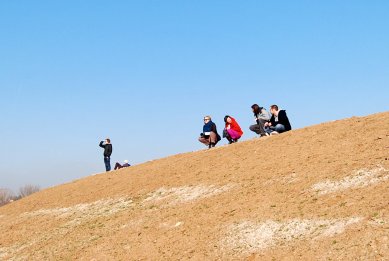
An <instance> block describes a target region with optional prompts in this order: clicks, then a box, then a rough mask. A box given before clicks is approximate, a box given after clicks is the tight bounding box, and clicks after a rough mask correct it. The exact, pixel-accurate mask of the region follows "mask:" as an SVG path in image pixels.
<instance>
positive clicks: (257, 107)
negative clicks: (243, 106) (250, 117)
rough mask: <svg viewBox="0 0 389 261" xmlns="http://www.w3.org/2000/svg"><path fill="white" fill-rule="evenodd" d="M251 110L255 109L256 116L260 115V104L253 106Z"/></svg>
mask: <svg viewBox="0 0 389 261" xmlns="http://www.w3.org/2000/svg"><path fill="white" fill-rule="evenodd" d="M251 109H253V112H254V114H255V115H257V114H259V113H260V110H261V109H260V108H259V105H258V104H253V105H251Z"/></svg>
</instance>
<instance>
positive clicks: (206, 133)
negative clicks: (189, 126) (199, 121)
mask: <svg viewBox="0 0 389 261" xmlns="http://www.w3.org/2000/svg"><path fill="white" fill-rule="evenodd" d="M220 140H221V137H220V135H219V134H218V133H217V129H216V124H215V123H214V122H213V121H212V120H211V117H210V116H205V117H204V126H203V132H202V133H200V138H199V141H200V142H201V143H203V144H204V145H206V146H208V148H212V147H215V145H216V143H218V141H220Z"/></svg>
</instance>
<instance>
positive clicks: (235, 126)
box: [226, 117, 243, 136]
mask: <svg viewBox="0 0 389 261" xmlns="http://www.w3.org/2000/svg"><path fill="white" fill-rule="evenodd" d="M230 119H231V123H228V122H226V129H227V127H228V126H230V129H232V130H234V131H236V132H237V133H239V134H240V136H242V135H243V131H242V129H241V128H240V126H239V124H238V123H237V122H236V120H235V119H234V118H232V117H230Z"/></svg>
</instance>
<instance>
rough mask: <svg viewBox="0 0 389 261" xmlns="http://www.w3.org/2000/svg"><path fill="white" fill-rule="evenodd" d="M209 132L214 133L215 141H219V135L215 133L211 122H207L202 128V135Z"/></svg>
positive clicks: (214, 125)
mask: <svg viewBox="0 0 389 261" xmlns="http://www.w3.org/2000/svg"><path fill="white" fill-rule="evenodd" d="M211 131H212V132H214V133H216V137H217V141H220V140H221V139H222V138H221V137H220V135H219V133H217V129H216V124H215V123H214V122H213V121H209V122H207V123H206V124H204V126H203V134H205V133H206V132H211Z"/></svg>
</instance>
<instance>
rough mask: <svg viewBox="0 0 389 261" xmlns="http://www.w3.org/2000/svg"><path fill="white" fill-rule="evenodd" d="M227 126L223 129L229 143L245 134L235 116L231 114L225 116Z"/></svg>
mask: <svg viewBox="0 0 389 261" xmlns="http://www.w3.org/2000/svg"><path fill="white" fill-rule="evenodd" d="M224 122H225V123H226V127H225V129H224V131H223V137H225V138H226V139H227V140H228V142H229V144H231V143H234V142H237V141H238V140H239V139H240V137H242V135H243V131H242V129H241V128H240V126H239V124H238V123H237V122H236V120H235V119H234V118H232V117H231V116H229V115H226V116H225V117H224Z"/></svg>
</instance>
